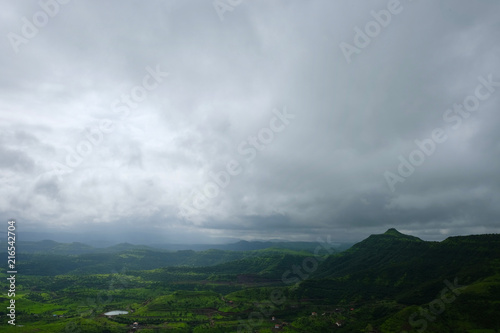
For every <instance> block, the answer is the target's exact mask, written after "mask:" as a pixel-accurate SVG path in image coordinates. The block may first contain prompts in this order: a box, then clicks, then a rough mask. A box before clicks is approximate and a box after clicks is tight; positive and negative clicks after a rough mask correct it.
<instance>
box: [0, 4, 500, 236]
mask: <svg viewBox="0 0 500 333" xmlns="http://www.w3.org/2000/svg"><path fill="white" fill-rule="evenodd" d="M389 3H391V2H390V1H372V2H370V3H355V4H353V3H347V2H346V3H343V2H342V3H336V2H331V1H326V0H324V1H322V0H315V1H309V2H303V1H286V2H268V1H251V2H250V1H244V2H242V3H241V4H240V5H238V6H236V7H235V8H234V10H233V11H228V12H225V13H224V20H223V21H221V20H220V18H219V16H218V14H217V12H216V10H215V9H214V7H213V5H212V3H211V2H210V1H173V0H172V1H167V2H164V1H150V2H148V3H142V2H138V1H125V2H123V1H108V2H106V3H101V2H97V1H76V0H74V1H70V2H68V3H67V4H64V5H63V4H60V5H59V11H58V13H57V14H56V15H54V16H53V17H50V19H49V20H48V22H47V24H46V25H44V26H43V27H39V28H38V33H37V34H36V35H35V36H34V37H32V38H27V42H26V43H21V44H19V45H18V49H19V52H17V53H16V52H15V50H14V49H13V47H12V43H11V41H10V40H9V38H8V34H9V33H15V34H18V35H19V36H22V28H23V24H24V23H23V22H25V21H23V20H22V18H23V17H26V18H27V19H28V20H30V21H32V18H33V15H34V14H36V13H37V12H40V11H42V9H41V7H40V5H39V4H38V2H22V3H9V4H6V5H5V7H4V8H5V11H4V13H2V14H1V18H2V19H1V20H0V22H1V23H0V30H1V32H2V34H3V36H4V37H5V38H3V40H2V42H0V51H1V52H0V61H1V63H2V64H3V66H2V74H3V75H1V76H0V88H1V89H0V120H1V123H0V184H1V186H0V191H1V195H0V198H1V200H0V212H1V215H2V216H4V218H5V219H7V218H10V217H13V216H14V217H16V218H17V219H18V221H20V224H22V223H24V228H25V229H26V230H27V231H30V230H31V231H34V230H48V231H47V232H53V233H58V234H59V233H60V234H64V233H67V232H79V233H80V234H88V235H92V230H96V229H100V230H103V231H104V236H102V235H101V236H100V237H99V239H103V238H105V237H108V238H109V239H111V238H113V237H115V236H113V237H112V236H111V233H113V232H114V231H113V230H117V229H119V230H120V232H119V234H120V238H121V239H124V240H127V241H134V239H135V238H134V237H135V236H136V235H137V234H138V233H139V232H141V230H142V229H143V230H144V231H143V234H142V235H141V237H142V238H141V241H143V242H144V241H145V240H147V237H151V239H152V238H154V239H155V240H157V241H160V240H166V241H172V242H182V241H197V242H203V241H204V240H205V241H206V242H212V241H217V240H222V239H224V240H227V239H235V238H245V239H253V238H259V239H261V238H283V239H304V240H314V239H316V237H317V236H318V235H325V234H330V235H331V236H332V237H333V238H334V239H335V238H338V239H360V238H361V237H364V236H366V235H369V234H370V233H378V232H383V231H384V230H385V229H387V228H389V227H396V228H398V229H401V231H405V232H408V233H411V234H414V235H417V236H421V237H424V238H426V239H443V238H445V237H447V236H449V235H458V234H467V233H479V232H499V226H498V218H499V210H498V208H497V207H499V200H500V197H499V177H498V175H497V170H498V169H499V166H500V155H499V153H500V144H499V142H500V141H499V139H500V138H499V134H498V133H499V131H498V123H499V120H500V119H499V114H498V107H499V103H500V87H498V86H495V85H493V89H494V91H493V92H491V94H490V96H489V97H488V98H486V99H485V100H481V101H480V105H479V107H478V109H477V111H473V112H470V115H469V113H467V118H465V117H462V118H461V123H460V126H458V128H453V125H454V124H455V122H450V121H446V120H445V119H444V118H443V116H444V114H445V112H446V110H447V109H450V108H451V109H453V105H454V104H455V103H463V102H464V99H465V98H466V97H467V96H470V95H474V93H475V89H476V87H477V86H478V84H479V83H480V81H479V80H478V77H483V78H487V77H488V75H491V76H492V78H493V81H494V82H500V66H499V64H498V61H497V59H498V56H499V55H500V45H499V43H498V41H497V40H498V38H497V37H496V36H497V35H498V32H499V29H500V27H499V25H498V19H497V17H496V13H497V12H498V10H499V9H500V8H499V4H498V3H497V2H496V1H482V2H479V1H475V2H473V3H471V2H468V1H460V2H456V1H451V0H440V1H417V2H415V1H413V2H409V1H401V2H400V6H401V8H402V10H401V11H400V12H399V13H398V14H396V15H392V16H391V21H390V23H389V24H387V26H386V27H381V29H380V32H379V33H378V34H376V36H374V37H371V38H370V43H369V45H367V46H366V47H363V48H360V49H359V52H358V53H355V54H353V55H352V57H351V62H350V63H348V62H347V61H346V58H345V56H344V54H343V52H342V50H341V48H340V45H341V43H349V44H351V45H355V40H354V38H355V30H354V29H355V27H358V28H360V29H362V30H364V29H365V25H366V24H367V23H368V22H370V21H373V20H374V17H373V15H372V14H370V13H371V11H375V12H379V11H380V10H384V9H387V8H388V4H389ZM148 68H149V69H148ZM154 70H157V71H158V70H159V71H161V72H168V76H164V77H160V79H159V80H158V81H153V79H154V75H153V77H152V78H150V79H146V78H145V77H146V76H147V75H151V71H154ZM145 80H146V81H145ZM144 82H147V83H153V82H157V83H158V84H157V85H156V84H155V87H154V88H152V89H145V88H144V87H146V86H145V85H144ZM138 87H139V88H138ZM140 87H143V91H142V94H141V92H140V89H141V88H140ZM484 89H486V88H483V90H482V91H486V90H484ZM133 94H137V95H136V99H135V100H134V99H133V98H134V97H128V98H132V100H131V102H130V104H128V106H127V102H126V98H127V96H130V95H132V96H133ZM139 99H140V101H139ZM117 103H121V104H117ZM284 109H286V110H288V112H289V113H290V114H293V116H294V118H293V119H290V121H289V123H286V124H285V123H283V124H284V127H283V129H282V130H273V128H275V126H278V124H282V122H279V120H273V117H276V115H275V113H273V110H274V111H276V110H281V111H283V110H284ZM125 111H126V112H125ZM453 115H455V116H456V115H457V113H453ZM103 122H107V123H104V124H108V125H109V124H112V125H113V126H112V128H111V129H109V128H107V127H106V126H105V125H103ZM106 128H107V129H108V130H106ZM277 128H278V127H276V129H277ZM279 128H281V127H279ZM436 128H442V129H443V131H444V132H445V133H446V135H447V140H446V141H445V142H443V143H438V144H436V149H435V152H433V153H432V154H431V155H430V156H425V161H424V162H423V164H422V165H420V166H417V167H415V170H414V172H413V173H412V174H411V175H410V176H409V177H405V178H404V182H399V183H397V184H396V185H395V191H391V189H390V187H389V186H388V184H387V183H386V180H385V179H384V173H385V172H386V171H390V172H392V173H394V174H397V172H398V170H397V168H398V165H399V163H400V161H399V159H398V158H399V156H400V155H401V156H403V157H404V158H406V159H408V158H409V156H410V154H411V153H412V152H413V151H414V150H415V149H418V147H417V146H416V144H415V140H420V141H422V140H425V139H429V138H431V137H432V132H433V130H434V129H436ZM266 129H267V130H266ZM270 130H271V132H272V133H271V132H269V131H270ZM270 133H271V134H270ZM269 135H272V137H269ZM252 138H253V139H252ZM92 140H93V141H92ZM252 140H257V141H253V142H254V143H255V142H256V143H255V144H256V146H255V147H256V148H254V146H253V144H252V143H251V142H252ZM264 141H265V142H267V143H264ZM250 151H253V153H252V152H250ZM75 154H80V155H85V156H79V157H78V156H76V155H75ZM230 161H236V162H237V163H238V164H239V169H240V172H239V173H238V174H236V175H230V177H229V181H228V184H227V185H224V186H223V187H222V186H220V185H217V188H214V187H213V186H214V185H213V184H212V185H207V184H209V183H210V182H212V183H214V182H216V181H215V180H214V174H215V175H221V172H222V174H224V173H226V172H227V170H228V163H231V162H230ZM68 162H69V163H68ZM70 164H71V165H70ZM233 167H234V165H233ZM221 177H223V176H221ZM221 179H222V178H219V181H222V180H221ZM222 182H223V183H224V182H225V181H222ZM207 186H208V190H210V189H211V190H212V192H210V191H208V192H207V193H208V196H213V198H206V196H207V194H205V195H204V196H203V197H197V196H199V195H200V194H199V193H200V192H204V191H206V189H207ZM210 186H212V187H211V188H210ZM213 191H216V192H217V194H216V195H212V194H213V193H215V192H213ZM196 198H202V199H203V200H204V203H203V205H202V206H203V207H198V208H196V207H194V206H195V203H194V202H193V200H195V199H196ZM186 203H187V204H188V206H189V207H191V211H190V213H189V214H182V212H183V211H184V210H185V209H184V208H185V205H186ZM183 207H184V208H183ZM23 221H24V222H23ZM106 233H109V235H107V236H106ZM113 239H114V238H113Z"/></svg>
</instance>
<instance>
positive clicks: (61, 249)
mask: <svg viewBox="0 0 500 333" xmlns="http://www.w3.org/2000/svg"><path fill="white" fill-rule="evenodd" d="M4 243H6V242H5V241H4V240H2V241H0V246H4ZM317 246H318V243H317V242H270V241H251V242H248V241H244V240H241V241H239V242H236V243H232V244H151V245H150V246H146V245H134V244H130V243H120V244H116V245H112V246H108V247H104V248H101V247H94V246H90V245H87V244H84V243H80V242H73V243H59V242H55V241H52V240H43V241H18V242H17V243H16V250H17V252H19V253H31V254H60V255H76V254H85V253H117V252H122V251H128V250H150V251H183V250H193V251H206V250H210V249H215V250H223V251H254V250H263V249H268V248H277V249H289V250H295V251H309V252H312V251H314V249H315V248H316V247H317ZM330 246H332V248H334V249H335V250H336V251H337V252H340V251H343V250H346V249H348V248H349V247H350V246H352V243H333V244H330Z"/></svg>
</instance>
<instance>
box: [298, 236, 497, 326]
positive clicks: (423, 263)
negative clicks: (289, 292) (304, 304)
mask: <svg viewBox="0 0 500 333" xmlns="http://www.w3.org/2000/svg"><path fill="white" fill-rule="evenodd" d="M454 284H455V285H460V286H466V287H467V289H465V290H462V289H464V288H462V289H459V288H458V289H457V290H461V295H462V296H461V297H458V296H457V295H455V297H456V298H457V301H456V302H453V304H452V305H448V304H446V306H447V308H450V311H447V314H446V316H444V315H443V316H442V318H443V319H442V320H443V321H442V322H436V323H434V322H426V325H428V326H429V327H435V328H434V329H435V330H430V332H459V331H460V332H461V330H459V328H458V326H453V325H455V324H453V323H454V321H460V320H462V319H463V318H467V319H466V320H465V321H466V322H472V323H474V324H475V325H477V326H478V327H480V328H481V327H482V328H490V327H496V328H499V327H500V319H497V318H499V315H500V305H499V304H500V303H498V299H500V235H498V234H491V235H471V236H460V237H449V238H447V239H446V240H444V241H442V242H427V241H423V240H421V239H419V238H417V237H413V236H409V235H404V234H402V233H400V232H399V231H397V230H396V229H389V230H387V231H386V232H385V233H383V234H379V235H371V236H369V237H368V238H367V239H365V240H363V241H361V242H359V243H357V244H355V245H353V246H352V247H351V248H350V249H348V250H347V251H344V252H342V253H340V254H337V255H332V256H329V257H328V258H327V259H325V260H324V261H323V262H321V264H320V265H319V266H318V269H317V270H316V271H315V272H314V273H313V274H312V278H311V279H308V280H305V281H303V282H302V283H301V284H300V287H299V289H298V290H297V298H303V299H323V300H324V302H327V303H333V304H338V303H350V304H352V305H353V306H354V304H355V306H356V307H367V308H368V307H369V306H371V307H372V310H370V311H374V310H373V308H377V307H379V308H383V309H385V310H383V311H382V310H380V309H379V310H380V313H379V315H378V318H374V317H373V316H372V319H373V323H374V325H380V327H385V330H382V331H383V332H398V333H399V332H401V331H402V330H407V331H408V332H410V331H411V330H412V329H415V331H416V330H417V329H418V327H419V326H418V325H417V324H415V323H414V322H413V323H414V324H415V325H414V326H412V325H410V324H411V323H410V324H409V316H410V315H412V313H413V312H414V311H416V310H415V309H417V310H418V311H420V309H422V308H423V307H425V306H427V308H429V305H428V304H429V303H431V302H433V301H434V300H435V299H438V300H440V299H441V297H444V296H443V295H445V294H446V292H444V294H443V290H444V288H446V287H447V286H449V285H454ZM448 294H450V290H449V289H448ZM456 294H459V292H457V293H456ZM449 297H450V299H451V296H449ZM380 302H393V303H392V304H393V305H392V307H387V306H386V305H384V306H382V307H380V306H379V305H380V304H381V303H380ZM436 302H437V301H436ZM436 302H435V303H436ZM369 304H370V305H369ZM377 304H378V305H377ZM438 304H441V303H438ZM477 309H481V311H478V310H477ZM366 311H368V310H366ZM412 311H413V312H412ZM418 311H417V315H418V313H419V312H418ZM420 317H421V316H419V317H417V316H416V315H415V318H420ZM434 317H435V316H434ZM493 318H495V319H493ZM423 323H424V322H423V321H422V322H421V324H422V326H423ZM384 325H385V326H384ZM443 325H444V326H443ZM446 325H448V326H446ZM495 325H496V326H495ZM389 327H390V328H389ZM426 327H427V326H426ZM443 327H444V328H443ZM446 327H447V328H446ZM449 327H455V328H454V329H450V328H449ZM460 327H461V326H460Z"/></svg>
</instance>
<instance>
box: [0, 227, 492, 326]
mask: <svg viewBox="0 0 500 333" xmlns="http://www.w3.org/2000/svg"><path fill="white" fill-rule="evenodd" d="M40 243H41V244H36V242H34V243H32V244H30V247H29V248H30V249H31V250H30V251H26V253H21V254H18V258H19V262H18V275H17V281H16V297H15V300H16V303H15V304H16V324H17V326H16V327H14V326H12V325H9V324H8V323H7V320H8V318H6V317H5V314H6V313H7V309H6V307H7V306H8V304H9V298H8V297H7V294H6V292H4V293H3V294H2V296H1V298H0V302H1V306H2V309H3V310H0V315H2V318H3V322H2V323H0V330H1V331H2V332H135V331H137V332H196V333H198V332H237V331H238V330H239V331H240V332H307V333H310V332H332V331H333V332H397V333H400V332H403V331H406V332H424V331H425V332H469V333H480V332H481V333H486V332H491V333H492V332H500V235H478V236H467V237H451V238H449V239H447V240H445V241H443V242H425V241H422V240H420V239H418V238H415V237H411V236H407V235H403V234H400V233H399V232H397V231H396V230H394V229H391V230H389V231H387V232H386V233H385V234H382V235H372V236H370V237H368V238H367V239H365V240H364V241H362V242H360V243H358V244H356V245H354V246H352V247H351V248H350V249H348V250H346V251H344V252H341V253H333V254H330V255H326V252H325V251H323V252H322V254H325V255H324V256H317V255H315V254H314V249H315V247H312V246H310V244H309V245H307V246H304V247H302V248H301V247H300V246H298V245H297V244H294V245H293V247H292V249H286V248H284V247H276V248H266V249H260V250H252V251H228V250H204V251H176V252H172V251H162V250H155V249H153V248H147V247H138V246H129V245H122V246H121V247H115V248H114V249H112V250H110V249H109V248H108V249H104V250H103V252H102V253H98V252H95V249H93V248H92V249H91V248H88V247H86V246H85V245H83V244H78V243H73V244H66V245H65V244H60V243H55V242H45V243H42V242H40ZM2 246H3V244H2ZM245 246H248V244H245ZM54 248H57V249H58V251H62V250H61V249H64V250H65V251H66V253H65V254H64V255H62V254H60V252H59V254H57V251H55V250H53V249H54ZM43 249H45V250H46V252H44V250H43ZM332 252H333V251H332ZM0 278H1V279H2V280H3V281H6V278H7V275H6V274H0ZM6 290H8V288H7V289H6ZM111 310H125V311H128V314H125V315H117V316H105V315H104V313H105V312H107V311H111ZM273 317H274V320H273ZM134 322H137V323H138V326H137V328H134V327H133V323H134ZM276 325H277V328H275V326H276Z"/></svg>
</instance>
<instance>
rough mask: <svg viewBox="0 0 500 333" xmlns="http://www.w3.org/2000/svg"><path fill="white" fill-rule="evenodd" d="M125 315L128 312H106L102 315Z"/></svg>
mask: <svg viewBox="0 0 500 333" xmlns="http://www.w3.org/2000/svg"><path fill="white" fill-rule="evenodd" d="M127 313H128V311H123V310H114V311H109V312H106V313H105V314H104V315H105V316H117V315H121V314H127Z"/></svg>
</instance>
